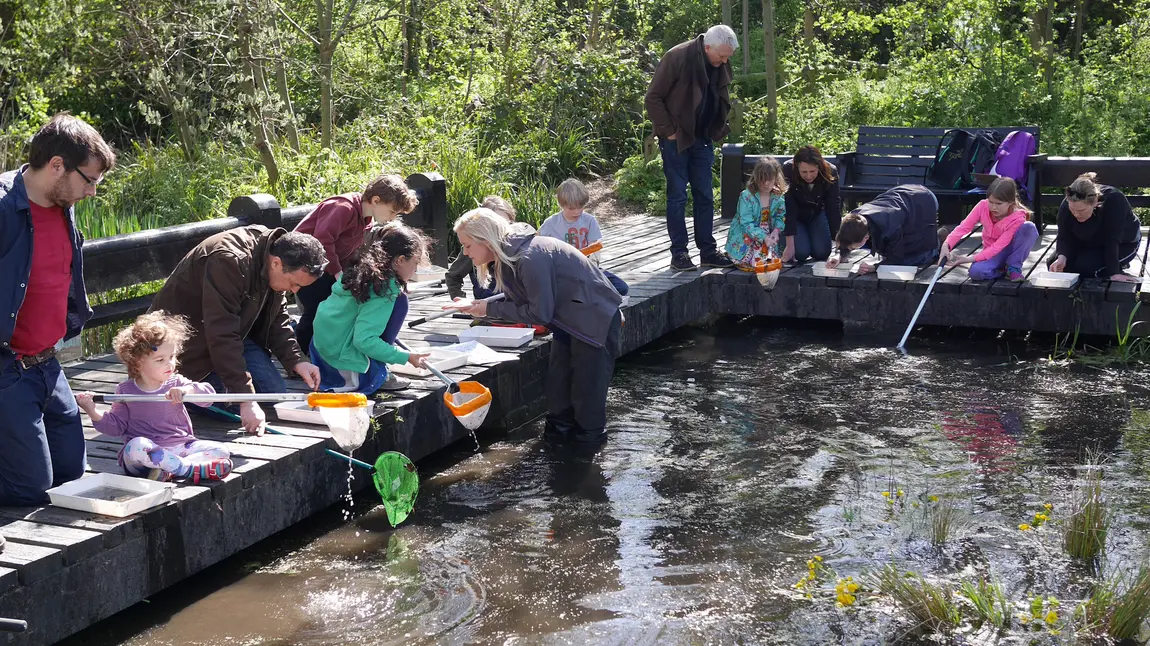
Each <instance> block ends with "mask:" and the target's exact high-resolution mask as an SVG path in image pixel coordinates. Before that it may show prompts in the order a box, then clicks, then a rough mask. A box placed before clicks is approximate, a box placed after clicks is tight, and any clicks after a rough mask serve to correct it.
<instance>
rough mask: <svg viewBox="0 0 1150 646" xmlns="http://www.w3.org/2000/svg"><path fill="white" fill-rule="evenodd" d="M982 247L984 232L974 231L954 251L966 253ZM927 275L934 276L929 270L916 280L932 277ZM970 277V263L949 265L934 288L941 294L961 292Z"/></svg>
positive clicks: (927, 279)
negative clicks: (955, 265) (957, 265)
mask: <svg viewBox="0 0 1150 646" xmlns="http://www.w3.org/2000/svg"><path fill="white" fill-rule="evenodd" d="M980 247H982V234H981V233H972V234H970V235H969V236H967V237H966V238H965V239H964V240H962V241H961V242H959V243H958V244H957V245H955V246H954V251H956V252H958V253H960V254H963V255H966V254H972V253H974V252H976V251H978V249H979V248H980ZM927 276H933V274H931V273H930V272H927V273H925V274H923V275H922V277H921V278H916V279H915V282H916V283H917V282H918V281H920V280H923V279H925V280H926V281H927V282H929V281H930V279H929V278H927ZM969 277H970V273H969V266H968V265H961V266H959V267H949V268H947V269H946V270H945V271H944V272H943V274H942V277H940V278H939V279H938V283H936V284H935V286H934V289H935V291H936V292H937V293H939V294H958V293H961V291H962V284H963V283H965V282H966V280H967V279H968V278H969Z"/></svg>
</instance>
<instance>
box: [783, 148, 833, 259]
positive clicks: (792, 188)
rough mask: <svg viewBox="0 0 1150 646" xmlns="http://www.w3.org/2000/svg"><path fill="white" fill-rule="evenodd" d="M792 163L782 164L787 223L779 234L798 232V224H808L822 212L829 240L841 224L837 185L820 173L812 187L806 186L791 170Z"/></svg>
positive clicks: (790, 161)
mask: <svg viewBox="0 0 1150 646" xmlns="http://www.w3.org/2000/svg"><path fill="white" fill-rule="evenodd" d="M794 164H795V163H794V160H788V161H787V162H786V163H784V164H783V176H785V177H786V178H787V186H788V187H789V188H787V194H786V195H785V196H784V197H785V198H786V201H787V221H786V222H787V224H786V229H785V230H784V231H783V235H788V236H793V235H795V234H796V233H797V232H798V231H797V229H796V225H797V224H798V223H799V222H802V223H803V224H809V223H810V221H811V220H814V219H815V217H817V216H818V214H819V213H822V212H823V211H826V214H827V225H828V226H829V227H830V230H831V239H832V240H833V239H834V237H835V235H836V234H838V232H839V224H840V223H841V222H842V217H843V214H842V200H841V199H839V185H838V182H828V181H826V180H825V179H823V176H822V174H820V175H819V176H818V177H817V178H816V179H815V182H814V184H807V183H806V182H804V181H803V180H802V178H801V177H799V174H798V172H797V171H796V170H795V168H794Z"/></svg>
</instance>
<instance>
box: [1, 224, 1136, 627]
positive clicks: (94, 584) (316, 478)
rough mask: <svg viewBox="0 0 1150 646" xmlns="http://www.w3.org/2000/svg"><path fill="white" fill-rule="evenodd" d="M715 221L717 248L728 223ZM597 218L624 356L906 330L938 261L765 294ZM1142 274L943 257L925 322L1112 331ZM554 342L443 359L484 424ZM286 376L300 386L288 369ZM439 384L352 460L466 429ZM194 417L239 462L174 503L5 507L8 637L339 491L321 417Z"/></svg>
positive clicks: (533, 390) (104, 384)
mask: <svg viewBox="0 0 1150 646" xmlns="http://www.w3.org/2000/svg"><path fill="white" fill-rule="evenodd" d="M716 224H717V226H716V232H715V235H716V238H717V239H718V240H719V242H720V245H721V244H722V242H723V241H724V240H725V238H726V226H725V225H724V224H723V223H721V222H717V223H716ZM688 225H690V223H689V222H688ZM603 230H604V244H605V245H606V248H605V250H604V251H603V252H602V256H601V262H602V265H603V266H604V268H607V269H610V270H612V271H614V272H616V273H618V274H619V275H620V276H621V277H622V278H623V279H624V280H626V281H627V282H628V284H629V285H630V287H631V293H630V297H629V304H628V305H627V306H626V307H625V308H624V314H625V316H626V323H625V325H624V328H623V351H624V353H627V352H631V351H633V350H635V349H636V348H638V347H640V346H642V345H644V344H647V343H649V342H652V341H655V340H656V339H658V338H659V337H661V336H663V335H665V334H667V333H669V332H671V331H673V330H675V329H677V328H679V327H681V326H684V325H686V324H689V323H691V322H693V321H697V320H699V319H702V318H704V317H706V316H708V315H711V314H738V315H766V316H786V317H797V318H814V319H825V320H840V321H844V323H846V324H847V325H848V327H857V328H863V329H887V328H897V331H901V329H902V328H901V327H899V326H905V324H906V321H907V320H909V317H910V314H911V313H912V312H913V310H914V307H915V306H917V304H918V300H919V299H920V298H921V296H922V293H923V291H924V290H925V287H926V281H927V280H928V274H929V273H930V272H931V271H933V270H931V269H929V268H924V269H923V270H922V271H920V272H919V275H918V278H917V279H916V280H914V281H912V282H909V283H891V282H887V281H879V280H878V279H877V278H876V277H874V276H873V275H871V276H852V277H851V278H847V279H827V278H819V277H816V276H814V274H813V273H812V263H808V264H806V265H802V266H799V267H794V268H788V269H786V270H784V273H783V275H782V276H781V277H780V279H779V282H778V285H777V286H776V288H775V289H774V290H773V291H771V292H766V291H764V290H763V289H762V288H761V287H760V286H759V284H758V283H757V281H756V280H755V278H754V276H752V275H750V274H747V273H743V272H739V271H731V270H726V271H720V270H711V271H706V272H703V271H699V272H672V271H671V270H670V268H669V267H670V253H669V250H668V243H667V234H666V227H665V223H664V221H663V220H662V219H659V218H650V217H644V216H637V217H631V218H627V219H625V220H622V221H619V222H616V223H613V224H611V225H609V226H604V227H603ZM1052 236H1053V234H1052V233H1049V232H1048V233H1047V234H1046V235H1045V236H1043V237H1041V238H1040V239H1039V241H1038V242H1037V243H1036V244H1035V247H1034V249H1033V251H1032V253H1031V254H1030V258H1029V259H1028V261H1027V267H1026V268H1025V273H1027V274H1029V273H1030V272H1032V271H1034V270H1035V269H1036V268H1037V267H1039V266H1040V265H1041V264H1042V263H1043V262H1044V260H1045V259H1046V258H1048V256H1049V254H1050V253H1052V252H1053V237H1052ZM1147 239H1150V238H1144V244H1143V246H1142V248H1141V249H1140V252H1139V256H1138V259H1137V263H1136V264H1135V265H1134V266H1132V268H1131V270H1130V271H1131V272H1132V273H1137V274H1138V275H1141V273H1142V271H1143V269H1144V267H1145V260H1146V249H1147V244H1146V242H1145V240H1147ZM980 242H981V241H980V239H979V238H978V236H977V235H975V236H970V237H969V238H968V239H967V240H965V241H964V242H963V243H962V245H963V248H964V249H975V248H977V247H978V245H979V244H980ZM695 259H696V262H697V260H698V258H697V256H696V257H695ZM1131 287H1133V289H1131ZM1139 287H1140V286H1138V285H1135V286H1129V285H1111V284H1108V283H1104V282H1101V281H1084V282H1083V283H1082V284H1081V285H1080V286H1079V287H1076V288H1075V289H1072V290H1045V289H1039V288H1034V287H1032V286H1029V285H1027V284H1021V285H1020V284H1016V283H1009V282H1007V281H1003V280H999V281H973V280H971V279H970V278H969V277H968V276H967V275H966V272H965V270H953V271H950V272H948V273H947V274H946V275H945V276H944V277H943V280H940V284H939V286H938V287H937V288H936V292H937V294H936V295H935V296H932V297H931V300H930V302H929V304H928V306H927V308H926V309H925V310H924V312H923V315H922V319H921V322H922V323H923V324H928V325H965V326H972V327H998V328H1007V329H1035V330H1049V331H1055V330H1057V331H1071V330H1073V329H1074V327H1075V326H1078V327H1079V328H1080V329H1081V331H1082V332H1083V333H1092V334H1113V332H1114V328H1115V321H1116V320H1121V321H1123V322H1125V320H1126V319H1125V317H1126V316H1128V315H1129V312H1130V311H1131V310H1132V309H1133V307H1134V305H1135V303H1138V302H1140V299H1142V298H1143V294H1142V292H1141V291H1140V289H1139ZM468 288H469V287H468ZM447 300H448V299H447V297H446V295H444V296H436V297H429V298H421V299H416V300H413V301H412V307H411V312H410V314H409V316H410V317H411V318H415V317H418V316H421V315H423V314H427V313H433V312H437V311H439V310H440V307H441V305H442V304H444V303H446V302H447ZM468 325H469V322H468V321H467V320H463V319H457V318H452V317H447V318H443V319H440V320H438V321H434V322H432V323H429V324H427V325H424V326H421V327H420V328H418V329H415V330H412V329H410V328H405V329H404V331H403V333H402V335H401V338H402V339H403V340H405V341H408V342H422V341H425V340H426V339H427V337H428V336H429V335H436V334H438V335H451V334H456V333H458V332H460V331H462V330H463V329H465V328H466V327H467V326H468ZM1019 326H1022V327H1019ZM549 343H550V341H549V337H542V338H540V337H537V338H536V339H535V340H533V341H532V342H531V343H530V344H529V345H527V346H525V347H523V348H520V349H517V350H515V351H514V352H515V353H516V354H517V355H518V360H517V361H512V362H504V363H500V364H496V365H493V366H465V367H463V368H460V369H458V370H454V371H451V374H452V375H453V376H454V377H455V378H457V379H475V380H477V381H479V382H481V383H483V384H485V385H486V386H488V387H489V388H491V390H492V393H493V394H494V396H495V403H494V404H493V406H492V410H491V412H490V414H489V416H488V423H487V425H486V426H485V428H490V429H496V430H498V429H511V428H515V427H517V426H520V425H522V424H525V423H527V422H530V421H531V420H533V419H535V418H536V417H538V416H539V415H540V414H542V412H543V393H544V379H545V374H546V367H547V361H548V353H549ZM66 373H67V375H68V378H69V380H70V381H71V383H72V386H73V388H74V389H76V390H93V391H100V392H112V390H113V389H114V388H115V386H116V384H118V383H119V382H120V381H123V380H124V379H125V378H126V374H125V372H124V369H123V366H121V365H120V364H119V363H118V362H117V361H115V359H114V357H108V356H104V357H95V358H91V359H89V360H86V361H82V362H77V363H74V364H70V365H68V366H66ZM288 383H289V387H290V388H293V389H297V390H303V389H304V387H303V384H302V382H300V381H298V380H292V381H289V382H288ZM443 391H444V388H443V386H442V384H441V383H439V382H438V381H432V380H418V379H416V380H413V383H412V387H411V388H410V389H408V390H406V391H403V392H400V393H395V394H393V395H390V396H387V395H384V396H377V398H380V399H381V401H380V402H379V403H378V404H377V406H376V412H377V421H378V426H377V428H376V430H375V432H374V434H373V435H372V436H371V437H369V439H368V441H367V443H365V445H364V446H363V447H362V448H360V449H359V450H358V451H356V452H355V455H356V457H359V458H361V459H364V460H366V461H369V462H371V461H373V460H374V459H375V456H377V455H378V454H379V453H381V452H383V451H387V450H397V451H401V452H403V453H405V454H407V455H408V456H410V457H411V458H412V459H415V460H418V459H420V458H422V457H425V456H427V455H429V454H431V453H432V452H434V451H437V450H439V449H442V448H443V447H446V446H448V445H449V444H451V443H452V442H455V441H457V440H460V439H463V438H464V437H465V436H466V431H465V430H464V429H463V428H462V427H461V426H460V425H459V424H458V423H457V422H456V421H455V420H454V419H453V418H452V417H451V416H450V413H448V411H447V410H446V409H445V407H444V406H443V404H442V401H441V397H442V393H443ZM269 408H270V407H269ZM193 421H194V423H195V425H196V433H197V435H199V436H201V437H204V438H207V439H214V440H219V441H223V442H228V443H229V448H230V449H231V450H232V453H233V455H234V456H235V458H236V460H235V462H236V469H235V471H234V473H233V474H232V475H230V476H228V478H226V479H225V480H224V481H222V482H213V483H206V484H201V485H200V486H193V485H190V484H180V485H179V486H178V487H177V489H176V497H175V500H174V501H173V502H172V503H170V504H167V505H164V506H162V507H158V508H155V509H152V510H149V511H147V512H145V513H142V514H138V515H136V516H132V517H128V518H123V519H117V518H110V517H104V516H97V515H93V514H86V513H81V512H75V511H71V510H67V509H60V508H56V507H51V506H46V507H34V508H16V507H7V508H0V534H3V535H4V536H5V537H6V538H7V539H8V544H7V549H6V550H5V551H4V552H3V553H0V616H5V617H14V618H22V619H26V620H27V621H28V622H29V624H30V626H29V631H28V632H27V633H24V634H21V635H9V636H7V637H6V640H7V641H6V643H11V644H35V645H40V644H50V643H53V642H55V641H58V640H60V639H62V638H64V637H67V636H68V635H71V634H73V633H75V632H77V631H79V630H82V629H83V628H85V627H87V626H89V625H91V624H93V623H95V622H97V621H99V620H101V619H104V618H107V617H109V616H111V615H113V614H115V613H116V612H118V611H120V610H123V609H124V608H127V607H128V606H130V605H132V604H135V603H137V602H139V601H141V600H144V599H146V598H148V597H149V596H150V595H153V594H155V593H157V592H159V591H160V590H163V589H165V588H167V587H169V586H171V585H173V584H175V583H177V582H179V581H181V580H183V579H184V578H186V577H188V576H190V575H192V574H194V573H196V572H199V571H201V570H203V569H204V568H206V567H208V566H210V565H212V564H214V563H217V562H219V561H221V560H223V559H224V558H227V557H229V556H231V555H233V554H235V553H237V552H238V551H240V550H242V549H244V548H246V547H249V546H251V545H253V544H255V543H257V542H259V541H261V540H263V539H265V538H267V537H269V536H271V535H272V534H274V533H276V532H279V531H281V530H283V529H286V528H288V527H290V526H291V525H293V524H295V523H298V522H300V521H302V520H304V519H306V518H307V517H308V516H310V515H312V514H315V513H317V512H319V511H321V510H323V509H324V508H327V507H329V506H331V505H333V504H336V503H338V501H339V499H340V496H341V495H343V494H345V493H346V492H347V486H348V485H347V477H348V465H347V464H346V463H345V462H343V461H340V460H337V459H334V458H331V457H329V456H326V455H325V454H324V449H325V448H336V446H335V443H334V441H332V440H331V439H330V434H329V433H328V432H327V431H326V429H323V428H319V427H315V426H308V425H305V424H298V423H280V422H278V421H277V420H276V419H275V418H274V414H272V413H270V412H269V424H270V425H272V426H273V427H275V428H278V429H281V430H284V431H286V432H288V433H290V435H289V436H276V435H266V436H264V437H259V438H257V437H252V436H248V435H245V434H244V433H243V432H242V431H240V430H239V429H238V425H236V424H233V423H224V422H219V421H215V420H211V419H208V418H204V417H200V416H197V417H196V418H194V420H193ZM85 423H88V420H87V418H86V417H85ZM85 431H86V438H87V442H88V467H89V471H90V472H111V473H121V471H120V468H119V466H118V464H117V462H116V453H117V451H118V450H119V447H120V445H121V440H120V439H119V438H111V437H106V436H103V435H100V434H99V433H97V432H96V431H95V430H94V429H92V428H91V427H90V426H88V427H86V429H85ZM354 475H355V479H354V481H353V486H354V487H355V488H356V489H357V490H358V489H363V488H365V487H370V486H371V485H370V480H369V478H368V477H366V476H367V474H366V472H365V471H363V470H361V469H355V473H354Z"/></svg>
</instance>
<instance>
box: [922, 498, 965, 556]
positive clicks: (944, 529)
mask: <svg viewBox="0 0 1150 646" xmlns="http://www.w3.org/2000/svg"><path fill="white" fill-rule="evenodd" d="M925 510H926V511H925V515H926V522H927V527H928V528H929V530H930V542H931V543H933V544H934V545H935V546H936V547H940V546H942V545H945V544H946V543H947V542H949V541H950V540H951V538H953V537H954V535H955V534H956V533H957V532H959V531H961V530H962V528H963V527H964V526H965V525H966V517H965V516H964V515H963V513H962V511H961V510H959V509H958V507H955V506H954V504H953V503H951V502H950V501H949V500H945V499H942V500H938V499H932V500H931V501H930V502H928V503H927V505H926V507H925Z"/></svg>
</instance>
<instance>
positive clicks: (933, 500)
mask: <svg viewBox="0 0 1150 646" xmlns="http://www.w3.org/2000/svg"><path fill="white" fill-rule="evenodd" d="M929 500H930V501H931V502H938V496H930V497H929Z"/></svg>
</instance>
